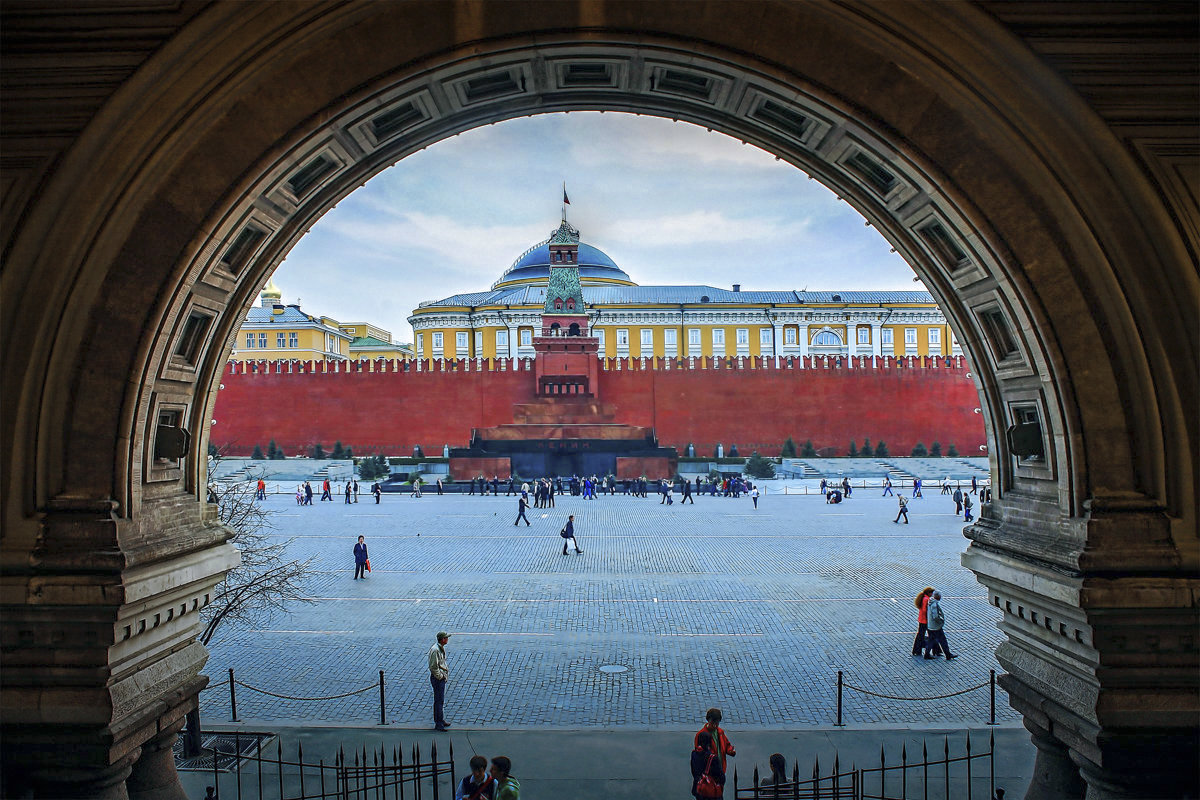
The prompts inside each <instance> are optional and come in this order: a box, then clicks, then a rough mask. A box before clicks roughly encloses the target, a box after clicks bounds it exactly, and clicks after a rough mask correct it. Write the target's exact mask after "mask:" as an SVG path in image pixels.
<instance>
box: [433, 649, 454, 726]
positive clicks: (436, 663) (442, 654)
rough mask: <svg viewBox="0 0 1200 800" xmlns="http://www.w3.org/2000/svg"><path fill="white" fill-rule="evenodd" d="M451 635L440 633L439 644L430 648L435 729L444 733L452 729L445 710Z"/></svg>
mask: <svg viewBox="0 0 1200 800" xmlns="http://www.w3.org/2000/svg"><path fill="white" fill-rule="evenodd" d="M448 641H450V634H448V633H446V632H445V631H438V635H437V644H435V645H434V646H433V647H431V648H429V685H430V686H432V687H433V727H434V730H439V731H444V730H446V729H447V728H449V727H450V723H448V722H446V717H445V714H444V713H443V708H444V706H445V704H446V679H447V678H448V677H449V675H450V671H449V669H447V667H446V642H448Z"/></svg>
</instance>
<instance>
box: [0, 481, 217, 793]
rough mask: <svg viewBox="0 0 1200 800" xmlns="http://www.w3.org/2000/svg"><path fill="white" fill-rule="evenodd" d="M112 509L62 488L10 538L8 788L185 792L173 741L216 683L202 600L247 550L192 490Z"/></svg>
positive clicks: (6, 546)
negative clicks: (125, 514) (132, 509)
mask: <svg viewBox="0 0 1200 800" xmlns="http://www.w3.org/2000/svg"><path fill="white" fill-rule="evenodd" d="M116 511H117V504H116V503H115V502H113V501H111V500H107V499H84V498H58V499H53V500H51V501H49V502H48V504H47V507H46V508H45V509H44V510H43V512H42V513H41V515H40V519H39V520H37V521H35V522H34V523H33V524H34V525H36V528H35V532H36V535H35V536H34V537H33V538H32V539H31V540H30V539H26V538H25V537H24V532H23V533H22V535H20V536H10V537H6V539H5V541H4V543H3V549H2V551H0V555H2V557H3V567H4V569H3V574H2V578H0V586H2V589H3V604H2V606H0V636H2V641H3V646H4V652H5V664H4V670H3V673H2V674H0V684H2V690H3V701H4V718H3V729H2V730H0V757H2V758H3V762H4V767H5V768H4V787H3V788H4V792H5V793H6V796H13V797H22V796H26V794H31V795H32V796H33V797H35V798H37V797H62V798H71V799H72V800H73V799H74V798H97V797H99V798H125V797H127V796H128V789H127V786H126V783H127V780H126V779H127V778H128V779H129V780H131V781H132V782H133V787H134V789H135V790H136V791H137V792H141V795H140V796H141V797H142V798H144V800H149V798H151V797H154V798H168V799H171V798H180V799H181V798H183V794H182V789H181V788H180V787H179V778H178V775H176V774H175V764H174V760H173V758H172V757H171V755H170V750H169V747H170V744H171V742H173V741H174V739H175V735H176V733H177V732H178V730H179V729H180V727H182V725H183V720H184V717H185V715H186V714H187V713H188V711H190V710H191V709H193V708H195V706H196V703H197V696H198V694H199V692H200V689H201V688H203V686H204V685H205V684H206V682H207V678H206V677H204V676H203V675H201V674H200V670H201V669H202V668H203V666H204V663H205V661H206V660H207V658H208V652H207V651H206V650H205V648H204V647H203V645H201V644H200V643H199V642H198V641H197V640H196V636H197V634H198V633H199V631H200V628H201V621H200V613H199V611H200V608H202V607H203V606H204V605H205V604H206V603H208V602H209V601H210V599H211V597H212V595H213V589H214V587H215V585H216V584H217V583H218V581H219V580H220V579H221V577H223V576H224V574H225V572H226V571H227V570H229V569H230V568H231V567H233V566H234V565H236V564H237V561H238V554H237V552H236V551H235V550H234V549H233V548H232V547H231V546H230V545H228V544H227V543H226V539H227V537H228V532H227V531H226V530H225V529H224V528H222V527H221V526H220V525H218V524H217V522H216V519H215V507H213V506H208V505H202V504H200V503H199V502H197V500H196V499H195V498H194V497H192V496H190V495H186V494H177V495H174V496H172V497H169V498H163V499H159V500H156V501H153V502H148V501H145V500H143V502H142V504H141V507H140V513H139V515H138V519H136V520H131V519H127V518H119V517H118V516H117V514H116ZM166 531H170V534H169V535H167V534H166V533H164V532H166ZM32 532H34V531H31V533H32Z"/></svg>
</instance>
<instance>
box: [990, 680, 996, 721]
mask: <svg viewBox="0 0 1200 800" xmlns="http://www.w3.org/2000/svg"><path fill="white" fill-rule="evenodd" d="M990 672H991V673H992V674H991V677H990V678H989V680H988V683H989V684H990V686H989V687H988V689H989V693H990V694H991V716H990V717H989V718H988V725H995V724H996V670H994V669H993V670H990Z"/></svg>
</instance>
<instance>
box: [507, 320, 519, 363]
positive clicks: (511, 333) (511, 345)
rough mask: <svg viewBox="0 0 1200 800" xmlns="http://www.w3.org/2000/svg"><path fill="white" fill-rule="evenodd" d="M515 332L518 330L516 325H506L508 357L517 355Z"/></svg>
mask: <svg viewBox="0 0 1200 800" xmlns="http://www.w3.org/2000/svg"><path fill="white" fill-rule="evenodd" d="M517 332H518V327H517V326H516V325H511V324H510V325H509V326H508V357H509V358H516V357H517V347H518V342H517Z"/></svg>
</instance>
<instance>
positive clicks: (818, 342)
mask: <svg viewBox="0 0 1200 800" xmlns="http://www.w3.org/2000/svg"><path fill="white" fill-rule="evenodd" d="M812 343H813V346H814V347H841V346H842V340H841V337H839V336H838V335H837V334H836V333H834V332H833V331H820V332H819V333H817V335H816V336H814V337H813V341H812Z"/></svg>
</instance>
